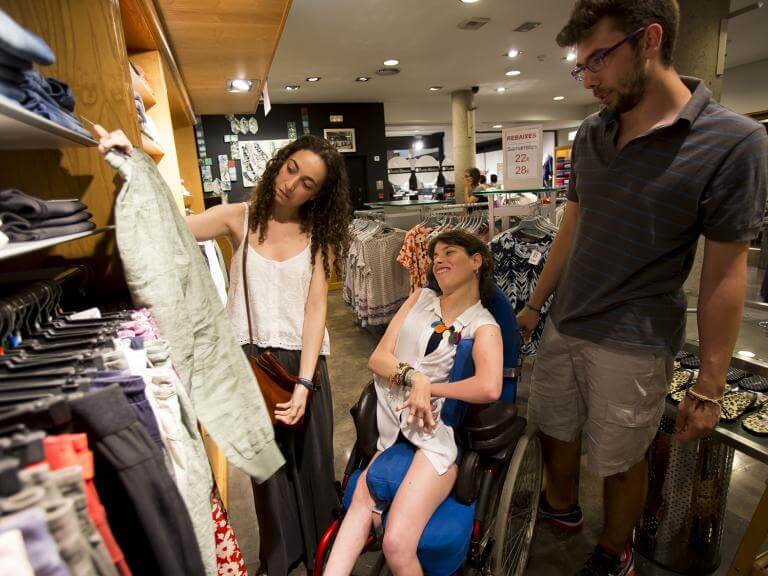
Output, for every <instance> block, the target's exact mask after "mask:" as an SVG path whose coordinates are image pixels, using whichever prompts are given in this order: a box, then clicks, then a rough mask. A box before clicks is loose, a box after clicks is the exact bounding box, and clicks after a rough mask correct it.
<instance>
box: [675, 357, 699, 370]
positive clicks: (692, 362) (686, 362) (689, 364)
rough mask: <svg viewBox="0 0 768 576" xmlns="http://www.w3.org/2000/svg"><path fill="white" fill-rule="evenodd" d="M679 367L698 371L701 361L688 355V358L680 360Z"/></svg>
mask: <svg viewBox="0 0 768 576" xmlns="http://www.w3.org/2000/svg"><path fill="white" fill-rule="evenodd" d="M680 366H682V367H683V368H688V369H690V370H698V369H699V368H700V367H701V360H700V359H699V357H698V356H696V355H695V354H689V355H688V356H685V357H683V358H680Z"/></svg>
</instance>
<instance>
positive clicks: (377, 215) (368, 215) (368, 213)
mask: <svg viewBox="0 0 768 576" xmlns="http://www.w3.org/2000/svg"><path fill="white" fill-rule="evenodd" d="M354 216H355V218H360V219H363V220H375V221H377V222H384V220H385V218H386V217H385V215H384V210H355V212H354Z"/></svg>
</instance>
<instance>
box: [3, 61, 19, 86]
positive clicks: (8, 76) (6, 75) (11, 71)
mask: <svg viewBox="0 0 768 576" xmlns="http://www.w3.org/2000/svg"><path fill="white" fill-rule="evenodd" d="M0 80H2V81H3V82H9V83H10V84H20V83H21V82H23V81H24V74H23V72H22V71H21V70H19V69H18V68H14V67H12V66H6V65H5V64H0Z"/></svg>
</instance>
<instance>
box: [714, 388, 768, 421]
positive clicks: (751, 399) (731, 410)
mask: <svg viewBox="0 0 768 576" xmlns="http://www.w3.org/2000/svg"><path fill="white" fill-rule="evenodd" d="M766 401H768V396H767V395H765V394H758V393H756V392H746V391H741V392H728V393H726V395H725V398H723V401H722V402H721V403H720V404H721V406H722V407H723V411H722V413H721V415H720V419H721V420H723V421H724V422H735V421H736V420H738V419H739V417H740V416H741V415H742V414H744V413H745V412H751V411H752V410H755V409H757V408H760V407H761V406H763V405H764V404H765V403H766Z"/></svg>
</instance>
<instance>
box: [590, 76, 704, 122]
mask: <svg viewBox="0 0 768 576" xmlns="http://www.w3.org/2000/svg"><path fill="white" fill-rule="evenodd" d="M680 80H682V81H683V84H685V87H686V88H688V90H690V91H691V99H690V100H689V101H688V103H687V104H686V105H685V106H684V107H683V109H682V110H681V111H680V114H678V115H677V118H676V119H675V121H674V122H673V124H677V123H678V122H680V121H681V120H683V121H685V122H688V124H689V125H693V123H694V122H695V121H696V119H697V118H698V117H699V114H701V113H702V112H703V111H704V108H706V107H707V105H708V104H709V101H710V99H711V98H712V92H711V91H710V90H709V88H707V85H706V83H705V82H704V81H703V80H701V79H699V78H694V77H693V76H680ZM599 116H600V119H601V120H602V121H603V122H604V123H605V124H606V126H610V125H611V124H612V123H614V122H616V121H617V120H618V119H619V115H618V114H616V112H613V111H610V110H608V109H607V108H603V109H602V110H600V114H599Z"/></svg>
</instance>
